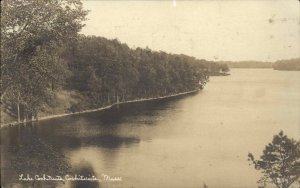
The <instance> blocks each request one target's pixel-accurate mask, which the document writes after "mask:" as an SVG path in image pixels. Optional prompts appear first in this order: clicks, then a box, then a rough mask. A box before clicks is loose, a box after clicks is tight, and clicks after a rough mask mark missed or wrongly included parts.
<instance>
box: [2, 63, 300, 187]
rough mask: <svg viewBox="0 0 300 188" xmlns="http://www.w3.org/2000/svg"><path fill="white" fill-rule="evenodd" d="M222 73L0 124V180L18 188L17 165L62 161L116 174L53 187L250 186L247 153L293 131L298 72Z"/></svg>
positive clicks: (48, 166)
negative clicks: (150, 95) (159, 94)
mask: <svg viewBox="0 0 300 188" xmlns="http://www.w3.org/2000/svg"><path fill="white" fill-rule="evenodd" d="M231 74H232V75H231V76H228V77H212V78H210V82H209V84H208V85H207V86H206V88H205V89H204V90H203V91H201V92H199V93H198V94H195V95H190V96H185V97H181V98H177V99H172V100H166V101H158V102H150V103H144V104H134V105H127V106H121V107H120V108H119V109H117V108H115V109H112V110H110V111H107V112H96V113H90V114H85V115H79V116H72V117H65V118H61V119H53V120H49V121H43V122H40V123H39V124H38V125H37V124H35V125H28V126H26V127H23V126H21V127H12V128H6V129H3V130H2V143H1V144H2V146H1V147H2V167H3V168H2V181H3V182H4V184H9V185H14V186H16V187H21V186H20V184H19V183H20V182H18V181H17V178H18V176H17V174H18V173H25V174H26V173H39V174H43V173H46V174H50V175H51V174H52V175H53V173H57V169H60V168H63V167H64V166H69V167H70V168H68V169H69V172H70V173H73V174H75V173H77V174H78V173H79V174H83V175H85V176H88V175H91V174H93V175H95V176H97V177H100V176H102V174H106V175H109V176H111V177H122V181H121V182H102V183H101V184H100V183H96V182H89V183H86V182H69V181H68V182H66V183H65V184H62V183H58V184H55V185H56V186H57V187H66V188H69V187H202V186H203V183H205V184H207V185H208V187H257V184H256V181H257V180H258V178H259V176H260V173H259V172H257V171H255V170H254V169H253V166H249V165H248V161H247V154H248V152H252V153H254V155H255V156H258V155H260V154H261V151H262V150H263V148H264V146H265V145H266V144H267V143H269V142H270V141H271V140H272V137H273V135H274V134H277V133H278V132H279V131H280V130H283V131H284V132H285V133H286V134H287V135H288V136H290V137H293V138H295V139H300V72H280V71H274V70H268V69H264V70H263V69H248V70H246V69H233V70H232V71H231ZM53 158H54V159H53ZM21 159H22V160H24V161H21V162H19V163H18V162H13V164H17V165H13V164H12V162H11V161H20V160H21ZM28 161H29V162H28ZM25 163H26V164H25ZM27 163H28V164H27ZM15 169H17V170H15ZM12 183H15V184H12ZM23 185H27V184H26V183H25V184H24V183H23ZM41 185H42V186H44V187H45V186H46V184H39V186H41ZM48 185H50V183H48Z"/></svg>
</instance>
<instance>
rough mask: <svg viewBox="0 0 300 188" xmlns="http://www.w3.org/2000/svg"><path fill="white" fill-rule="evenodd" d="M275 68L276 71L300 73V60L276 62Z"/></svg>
mask: <svg viewBox="0 0 300 188" xmlns="http://www.w3.org/2000/svg"><path fill="white" fill-rule="evenodd" d="M273 68H274V69H275V70H294V71H300V58H296V59H289V60H279V61H276V62H275V63H274V65H273Z"/></svg>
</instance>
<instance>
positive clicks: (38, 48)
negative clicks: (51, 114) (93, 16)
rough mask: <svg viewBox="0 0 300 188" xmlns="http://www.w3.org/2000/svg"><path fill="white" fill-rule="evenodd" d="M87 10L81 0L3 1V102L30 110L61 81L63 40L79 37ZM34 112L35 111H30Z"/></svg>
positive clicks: (39, 104)
mask: <svg viewBox="0 0 300 188" xmlns="http://www.w3.org/2000/svg"><path fill="white" fill-rule="evenodd" d="M86 14H87V11H85V10H83V9H82V4H81V2H80V1H79V0H42V1H38V0H26V1H23V0H5V1H1V83H0V84H1V102H3V99H4V97H5V96H6V95H8V98H7V99H10V100H11V101H13V103H14V105H16V106H17V109H18V120H20V109H22V111H23V114H24V115H25V116H26V115H28V114H26V112H27V111H31V112H33V111H35V113H37V112H38V109H39V108H40V107H41V106H42V105H43V102H46V101H47V100H46V99H47V98H48V97H49V96H48V95H49V93H50V92H48V91H50V90H51V89H53V88H54V87H53V85H54V84H55V83H60V81H61V80H62V79H61V76H62V75H64V74H62V72H61V70H62V68H63V66H62V64H61V60H60V58H59V55H60V48H61V45H62V44H64V43H65V42H66V41H69V40H71V39H74V38H75V37H76V36H77V33H78V31H79V30H80V29H81V28H82V27H83V24H82V23H81V22H82V21H83V20H84V19H85V16H86ZM31 114H32V113H31Z"/></svg>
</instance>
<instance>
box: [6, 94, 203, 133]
mask: <svg viewBox="0 0 300 188" xmlns="http://www.w3.org/2000/svg"><path fill="white" fill-rule="evenodd" d="M200 90H201V89H196V90H191V91H187V92H181V93H177V94H172V95H166V96H161V97H155V98H144V99H143V98H142V99H136V100H129V101H123V102H116V103H113V104H111V105H108V106H104V107H101V108H96V109H90V110H83V111H80V112H70V113H64V114H57V115H49V116H44V117H39V118H38V119H35V120H29V121H26V122H17V121H14V122H10V123H5V124H1V128H4V127H8V126H15V125H21V124H26V123H31V122H38V121H43V120H49V119H54V118H60V117H66V116H71V115H77V114H85V113H90V112H98V111H103V110H108V109H111V108H112V107H114V106H116V105H120V104H129V103H138V102H145V101H154V100H160V99H167V98H173V97H178V96H183V95H188V94H192V93H197V92H199V91H200Z"/></svg>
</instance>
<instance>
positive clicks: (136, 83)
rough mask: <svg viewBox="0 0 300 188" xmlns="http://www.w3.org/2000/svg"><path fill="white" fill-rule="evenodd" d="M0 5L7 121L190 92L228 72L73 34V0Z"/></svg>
mask: <svg viewBox="0 0 300 188" xmlns="http://www.w3.org/2000/svg"><path fill="white" fill-rule="evenodd" d="M1 6H2V14H1V39H2V42H1V111H3V112H5V113H2V115H4V116H5V115H7V116H10V117H11V120H10V121H12V120H17V121H19V122H20V121H22V120H25V119H27V120H28V119H35V118H37V117H40V116H45V115H51V114H52V115H54V114H58V113H69V112H77V111H82V110H86V109H93V108H99V107H103V106H106V105H109V104H113V103H116V102H120V101H128V100H133V99H140V98H154V97H160V96H168V95H171V94H176V93H180V92H186V91H192V90H197V89H199V88H203V86H204V85H205V84H206V82H207V81H208V78H209V75H219V74H224V73H226V72H228V71H229V68H228V66H227V65H225V64H220V63H215V62H209V61H206V60H198V59H196V58H194V57H190V56H186V55H182V54H180V55H177V54H169V53H166V52H162V51H159V52H158V51H152V50H150V49H149V48H145V49H143V48H136V49H131V48H129V47H128V45H127V44H125V43H121V42H120V41H118V40H117V39H113V40H109V39H106V38H103V37H96V36H84V35H79V34H78V32H79V31H80V30H81V28H82V27H83V26H84V25H83V24H82V22H83V21H84V20H85V16H86V15H87V13H88V12H87V11H85V10H83V9H82V4H81V2H80V1H79V0H64V1H49V2H48V3H42V2H39V1H26V3H25V2H21V1H4V2H1ZM40 10H43V11H42V12H41V11H40ZM49 12H51V16H49ZM41 114H42V115H41ZM4 121H5V120H4ZM2 122H3V118H2Z"/></svg>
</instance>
